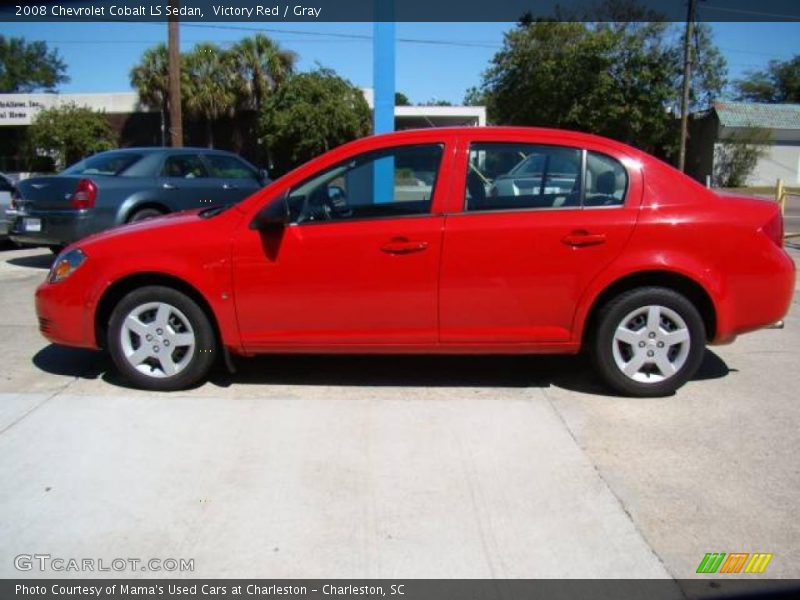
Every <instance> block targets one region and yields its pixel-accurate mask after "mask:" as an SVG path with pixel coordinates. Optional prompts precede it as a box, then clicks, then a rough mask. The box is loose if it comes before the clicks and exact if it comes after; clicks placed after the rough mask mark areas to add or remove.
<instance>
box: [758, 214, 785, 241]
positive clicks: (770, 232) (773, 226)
mask: <svg viewBox="0 0 800 600" xmlns="http://www.w3.org/2000/svg"><path fill="white" fill-rule="evenodd" d="M761 231H763V232H764V234H765V235H766V236H767V237H768V238H769V239H771V240H772V241H773V242H775V243H776V244H777V245H778V246H780V247H781V248H782V247H783V215H782V214H781V213H779V212H776V213H775V214H774V215H773V217H772V218H771V219H770V220H769V221H768V222H767V224H766V225H764V226H763V227H762V228H761Z"/></svg>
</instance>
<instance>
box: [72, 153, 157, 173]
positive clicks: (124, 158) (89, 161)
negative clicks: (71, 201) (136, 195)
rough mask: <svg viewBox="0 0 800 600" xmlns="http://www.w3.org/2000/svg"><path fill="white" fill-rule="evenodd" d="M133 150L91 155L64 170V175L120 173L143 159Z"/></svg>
mask: <svg viewBox="0 0 800 600" xmlns="http://www.w3.org/2000/svg"><path fill="white" fill-rule="evenodd" d="M141 158H142V155H141V154H134V153H133V152H108V153H103V154H96V155H95V156H90V157H89V158H86V159H84V160H82V161H80V162H77V163H75V164H74V165H72V166H71V167H69V168H68V169H65V170H64V171H63V174H64V175H120V174H122V173H123V172H124V171H126V170H127V169H129V168H130V167H131V166H133V165H134V164H135V163H137V162H139V160H141Z"/></svg>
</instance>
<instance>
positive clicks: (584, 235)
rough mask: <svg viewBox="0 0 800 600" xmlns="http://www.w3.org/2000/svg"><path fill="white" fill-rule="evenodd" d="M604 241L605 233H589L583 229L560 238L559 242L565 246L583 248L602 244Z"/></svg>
mask: <svg viewBox="0 0 800 600" xmlns="http://www.w3.org/2000/svg"><path fill="white" fill-rule="evenodd" d="M605 241H606V234H605V233H589V232H588V231H586V230H585V229H578V230H576V231H573V232H572V233H570V234H568V235H565V236H564V237H563V238H561V242H562V243H563V244H566V245H567V246H573V247H575V248H580V247H583V246H596V245H597V244H604V243H605Z"/></svg>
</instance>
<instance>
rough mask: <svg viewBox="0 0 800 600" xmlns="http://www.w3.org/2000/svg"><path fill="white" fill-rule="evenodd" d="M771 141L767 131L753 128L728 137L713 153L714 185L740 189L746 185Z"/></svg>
mask: <svg viewBox="0 0 800 600" xmlns="http://www.w3.org/2000/svg"><path fill="white" fill-rule="evenodd" d="M770 141H771V136H770V132H769V130H768V129H760V128H753V129H749V130H745V131H742V132H736V133H733V134H731V135H730V136H728V137H727V138H726V139H725V140H724V142H723V143H722V144H720V145H719V146H718V147H717V148H716V150H715V152H714V173H713V179H714V185H716V186H719V187H742V186H744V185H746V184H747V178H748V177H750V175H751V174H752V172H753V170H754V169H755V168H756V165H757V164H758V161H759V159H760V158H761V157H763V156H764V155H765V154H766V152H767V148H768V144H769V143H770Z"/></svg>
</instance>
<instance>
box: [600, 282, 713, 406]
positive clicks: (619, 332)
mask: <svg viewBox="0 0 800 600" xmlns="http://www.w3.org/2000/svg"><path fill="white" fill-rule="evenodd" d="M597 324H598V326H597V330H596V334H595V336H594V339H593V340H592V342H591V343H592V346H591V350H592V357H593V361H594V364H595V366H596V368H597V370H598V372H599V373H600V375H601V376H602V378H603V379H604V380H605V381H606V383H608V385H610V386H611V387H612V388H614V389H615V390H616V391H618V392H621V393H623V394H626V395H630V396H642V397H649V396H666V395H668V394H671V393H673V392H674V391H675V390H677V389H678V388H679V387H680V386H682V385H683V384H684V383H686V381H688V379H689V378H690V377H691V376H692V375H694V373H695V372H696V371H697V368H698V367H699V366H700V362H701V361H702V359H703V353H704V352H705V341H706V332H705V325H704V323H703V319H702V317H701V316H700V313H699V312H698V311H697V308H695V306H694V305H693V304H692V303H691V302H690V301H689V300H688V299H687V298H686V297H684V296H683V295H681V294H679V293H677V292H675V291H673V290H670V289H666V288H661V287H643V288H637V289H634V290H630V291H628V292H625V293H623V294H621V295H619V296H617V297H616V298H614V299H612V300H611V301H609V302H608V303H607V304H606V305H605V306H603V307H602V308H601V310H600V312H599V314H598V319H597Z"/></svg>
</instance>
